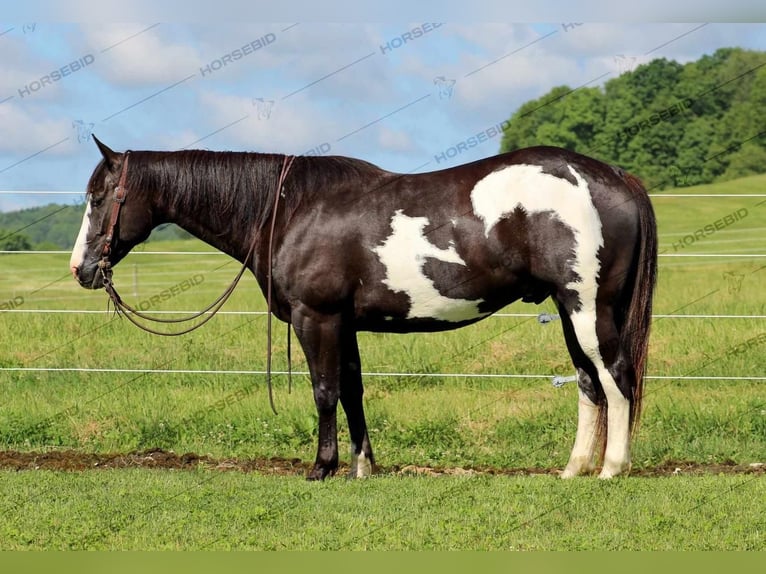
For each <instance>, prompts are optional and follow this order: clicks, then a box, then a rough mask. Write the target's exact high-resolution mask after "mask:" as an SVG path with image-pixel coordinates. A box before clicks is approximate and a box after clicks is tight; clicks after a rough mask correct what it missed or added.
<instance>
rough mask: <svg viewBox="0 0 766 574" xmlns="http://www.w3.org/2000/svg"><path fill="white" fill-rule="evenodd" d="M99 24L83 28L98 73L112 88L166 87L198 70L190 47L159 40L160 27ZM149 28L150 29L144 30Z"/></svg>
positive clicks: (195, 53)
mask: <svg viewBox="0 0 766 574" xmlns="http://www.w3.org/2000/svg"><path fill="white" fill-rule="evenodd" d="M150 26H151V25H150V24H103V25H89V26H86V27H84V28H83V33H84V35H85V41H86V43H87V44H88V45H89V46H90V47H91V49H92V50H93V51H94V53H95V54H96V58H97V60H98V67H97V69H98V72H99V73H100V74H101V75H102V76H103V77H104V78H105V79H106V80H107V81H108V82H109V83H110V84H111V85H113V86H136V85H138V86H141V85H147V84H151V85H155V84H167V83H169V82H172V81H174V80H178V79H180V78H183V77H184V76H188V75H190V74H193V73H196V72H198V71H199V68H200V66H202V65H203V64H204V63H205V62H204V60H203V59H202V57H201V56H200V54H199V53H198V51H197V49H196V48H195V47H194V45H192V44H190V43H188V42H187V43H183V42H178V41H173V40H168V39H166V38H164V37H163V27H162V25H159V26H156V27H153V28H150ZM147 28H150V29H147Z"/></svg>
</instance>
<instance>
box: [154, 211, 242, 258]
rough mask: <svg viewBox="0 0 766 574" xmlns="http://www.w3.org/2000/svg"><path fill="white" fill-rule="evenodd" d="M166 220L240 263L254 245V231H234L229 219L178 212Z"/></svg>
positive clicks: (208, 214) (207, 214)
mask: <svg viewBox="0 0 766 574" xmlns="http://www.w3.org/2000/svg"><path fill="white" fill-rule="evenodd" d="M166 219H167V221H168V222H169V223H174V224H176V225H177V226H178V227H180V228H181V229H183V230H184V231H187V232H189V233H191V234H192V235H193V236H194V237H196V238H197V239H200V240H202V241H204V242H205V243H207V244H208V245H211V246H212V247H215V248H216V249H218V250H219V251H223V252H224V253H226V254H227V255H230V256H231V257H233V258H234V259H236V260H238V261H240V262H244V260H245V258H246V257H247V253H248V251H249V248H250V246H251V244H252V233H253V232H254V230H252V229H251V230H246V229H234V228H232V222H231V221H230V220H229V219H227V218H225V217H222V216H217V215H216V214H212V213H199V212H194V211H193V210H189V211H188V212H187V211H177V212H175V213H170V214H168V215H167V217H166Z"/></svg>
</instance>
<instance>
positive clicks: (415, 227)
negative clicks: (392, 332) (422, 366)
mask: <svg viewBox="0 0 766 574" xmlns="http://www.w3.org/2000/svg"><path fill="white" fill-rule="evenodd" d="M427 225H428V219H427V218H425V217H409V216H407V215H404V214H403V213H402V210H398V211H397V212H396V213H395V214H394V216H393V217H392V218H391V229H392V232H391V235H390V236H389V237H388V238H386V240H385V241H384V242H383V243H382V244H381V245H379V246H378V247H376V248H374V249H373V251H374V252H375V253H376V254H377V255H378V258H379V259H380V262H381V263H382V264H383V265H384V266H385V268H386V278H385V279H384V280H383V283H385V284H386V286H388V288H389V289H391V290H392V291H396V292H402V293H405V294H406V295H407V296H408V297H409V298H410V310H409V312H408V314H407V318H408V319H419V318H422V319H438V320H440V321H451V322H460V321H469V320H471V319H476V318H478V317H484V316H486V315H489V313H481V312H480V311H479V305H480V304H481V303H482V299H473V300H470V299H453V298H451V297H445V296H444V295H442V294H441V293H439V291H438V290H437V289H436V287H435V285H434V283H433V281H432V280H431V279H429V278H428V277H426V275H425V273H423V266H424V265H425V263H426V260H427V259H429V258H432V259H437V260H439V261H444V262H445V263H456V264H458V265H465V261H463V259H462V258H461V257H460V255H458V253H457V251H455V247H454V246H453V245H450V246H449V247H448V248H447V249H440V248H439V247H437V246H436V245H434V244H433V243H431V242H430V241H428V237H426V236H425V235H424V233H423V230H424V229H425V227H426V226H427Z"/></svg>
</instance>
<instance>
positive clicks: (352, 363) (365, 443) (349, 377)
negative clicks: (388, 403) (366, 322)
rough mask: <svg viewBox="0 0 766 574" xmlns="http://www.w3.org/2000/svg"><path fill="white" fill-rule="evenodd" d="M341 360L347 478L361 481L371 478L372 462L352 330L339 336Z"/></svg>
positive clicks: (341, 397)
mask: <svg viewBox="0 0 766 574" xmlns="http://www.w3.org/2000/svg"><path fill="white" fill-rule="evenodd" d="M341 357H342V363H341V381H340V404H341V405H343V410H344V411H345V412H346V419H347V420H348V432H349V435H351V470H350V472H349V478H362V477H365V476H369V475H370V474H372V470H373V465H374V464H375V458H374V457H373V454H372V446H371V445H370V437H369V435H368V434H367V422H366V421H365V418H364V406H363V404H362V396H363V395H364V387H363V385H362V362H361V360H360V359H359V345H358V343H357V340H356V332H355V331H354V330H353V329H350V328H349V329H345V330H344V332H343V348H342V352H341Z"/></svg>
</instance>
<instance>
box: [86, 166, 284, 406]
mask: <svg viewBox="0 0 766 574" xmlns="http://www.w3.org/2000/svg"><path fill="white" fill-rule="evenodd" d="M129 158H130V151H126V152H125V156H124V160H123V163H122V168H121V172H120V179H119V181H118V183H117V187H115V188H114V195H113V202H112V212H111V214H110V216H109V225H108V226H107V229H106V241H105V242H104V247H103V248H102V250H101V259H100V260H99V262H98V268H99V270H100V271H101V276H102V279H103V285H104V290H105V291H106V292H107V294H108V295H109V298H110V299H111V300H112V302H113V303H114V306H115V309H116V310H117V313H118V314H120V315H122V316H123V317H126V318H127V319H128V320H129V321H130V322H131V323H133V324H134V325H136V326H137V327H138V328H140V329H142V330H144V331H146V332H147V333H152V334H154V335H162V336H165V337H175V336H178V335H185V334H186V333H190V332H191V331H194V330H196V329H199V328H200V327H201V326H202V325H204V324H205V323H207V322H208V321H210V319H212V318H213V316H214V315H215V314H216V313H217V312H218V311H219V310H220V309H221V307H223V304H224V303H226V301H227V300H228V299H229V297H230V296H231V294H232V293H233V292H234V289H235V288H236V286H237V284H238V283H239V280H240V279H241V278H242V276H243V275H244V273H245V271H246V270H247V265H248V263H249V262H250V260H251V259H252V257H253V254H254V253H255V248H256V246H257V244H258V237H259V234H258V233H257V232H255V233H253V239H252V241H251V243H250V248H249V250H248V252H247V255H246V256H245V259H244V261H243V263H242V267H241V269H240V270H239V273H237V276H236V277H235V278H234V280H233V281H232V282H231V284H230V285H229V286H228V287H227V288H226V290H225V291H224V292H223V293H222V294H221V295H220V296H219V297H218V298H217V299H216V300H215V301H213V302H212V303H211V304H210V305H208V306H207V307H205V308H204V309H203V310H202V311H199V312H197V313H194V314H192V315H188V316H186V317H181V318H178V319H172V318H171V319H166V318H161V317H153V316H151V315H147V314H145V313H143V312H141V311H139V310H138V309H136V308H135V307H132V306H130V305H129V304H127V303H125V301H123V300H122V297H120V294H119V293H118V292H117V289H116V288H115V287H114V283H113V282H112V273H113V272H112V264H111V263H110V262H109V255H110V254H111V252H112V243H113V242H114V240H115V237H114V230H115V227H116V226H117V222H118V220H119V217H120V209H121V208H122V206H123V204H124V203H125V200H126V198H127V195H128V189H127V187H126V181H127V178H128V161H129ZM294 160H295V156H292V155H287V156H285V157H284V159H283V161H282V169H281V171H280V173H279V180H278V182H277V187H276V190H275V193H274V207H273V210H272V215H271V227H270V230H269V250H268V263H267V265H268V277H267V290H266V293H267V295H266V304H267V307H268V329H267V333H268V334H267V338H268V351H267V361H266V381H267V384H268V389H269V403H270V405H271V409H272V410H273V411H274V413H275V414H276V412H277V411H276V409H275V407H274V399H273V395H272V390H271V315H272V259H273V247H274V229H275V226H276V220H277V209H278V208H279V199H280V197H281V196H282V193H283V186H284V183H285V179H286V178H287V173H288V172H289V171H290V167H291V166H292V164H293V161H294ZM206 313H207V314H208V315H207V316H206V317H204V318H203V319H202V320H200V321H199V322H198V323H195V324H194V325H192V326H190V327H185V328H183V329H181V330H180V331H173V332H167V331H159V330H156V329H153V328H151V327H147V326H146V325H143V324H141V323H140V322H139V321H138V320H137V319H136V317H140V318H141V319H145V320H147V321H150V322H154V323H186V322H189V321H193V320H194V319H197V318H199V317H201V316H202V315H205V314H206ZM287 337H288V346H287V348H288V357H287V360H288V374H289V373H291V371H292V369H291V368H290V367H289V364H290V362H291V357H290V329H289V327H288V330H287ZM290 387H292V380H291V379H290Z"/></svg>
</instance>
